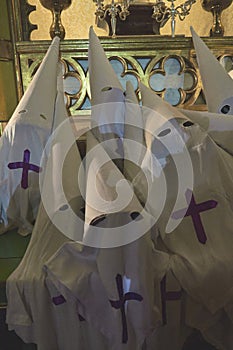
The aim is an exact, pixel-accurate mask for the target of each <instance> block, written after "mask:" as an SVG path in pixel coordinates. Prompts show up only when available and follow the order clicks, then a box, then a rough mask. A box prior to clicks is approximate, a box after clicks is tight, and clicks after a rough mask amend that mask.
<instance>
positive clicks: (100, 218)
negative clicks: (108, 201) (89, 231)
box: [90, 214, 107, 226]
mask: <svg viewBox="0 0 233 350" xmlns="http://www.w3.org/2000/svg"><path fill="white" fill-rule="evenodd" d="M106 217H107V215H106V214H102V215H100V216H98V217H97V218H94V219H93V220H92V221H91V223H90V225H91V226H96V225H98V224H100V223H101V222H102V221H104V220H105V219H106Z"/></svg>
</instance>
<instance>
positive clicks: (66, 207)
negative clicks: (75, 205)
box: [59, 204, 69, 211]
mask: <svg viewBox="0 0 233 350" xmlns="http://www.w3.org/2000/svg"><path fill="white" fill-rule="evenodd" d="M68 208H69V206H68V205H67V204H64V205H62V206H61V207H60V208H59V210H61V211H64V210H66V209H68Z"/></svg>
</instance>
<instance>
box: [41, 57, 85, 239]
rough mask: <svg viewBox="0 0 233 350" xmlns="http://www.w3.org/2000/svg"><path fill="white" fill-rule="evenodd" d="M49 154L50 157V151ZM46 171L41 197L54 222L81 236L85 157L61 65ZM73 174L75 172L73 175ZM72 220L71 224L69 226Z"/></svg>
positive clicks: (73, 235)
mask: <svg viewBox="0 0 233 350" xmlns="http://www.w3.org/2000/svg"><path fill="white" fill-rule="evenodd" d="M47 154H48V158H47V156H46V155H47ZM44 155H45V158H44V159H43V162H44V163H42V169H44V171H43V173H42V174H41V177H40V186H41V197H42V202H43V205H44V208H45V210H46V211H47V214H48V215H49V217H50V220H51V221H52V222H53V224H54V225H55V226H56V227H57V228H58V229H59V230H60V232H62V233H64V235H66V236H67V237H68V238H70V239H73V240H81V239H82V229H83V213H82V211H81V209H82V208H83V207H84V203H83V199H82V195H81V190H82V189H83V188H84V186H85V185H84V182H83V180H84V176H82V177H81V178H80V177H79V171H80V172H82V173H83V171H82V170H81V168H82V160H81V156H80V153H79V150H78V147H77V145H76V139H75V135H74V132H73V130H72V126H71V123H70V120H69V117H68V114H67V110H66V106H65V102H64V90H63V77H62V65H61V64H60V65H59V71H58V78H57V98H56V103H55V108H54V121H53V133H52V135H51V138H50V140H49V142H48V143H47V145H46V150H45V153H44ZM71 174H73V176H71ZM67 222H69V225H68V226H69V227H67Z"/></svg>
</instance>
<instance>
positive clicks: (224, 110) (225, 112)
mask: <svg viewBox="0 0 233 350" xmlns="http://www.w3.org/2000/svg"><path fill="white" fill-rule="evenodd" d="M230 109H231V107H230V106H229V105H225V106H223V107H222V108H221V112H222V113H223V114H227V113H228V112H229V110H230Z"/></svg>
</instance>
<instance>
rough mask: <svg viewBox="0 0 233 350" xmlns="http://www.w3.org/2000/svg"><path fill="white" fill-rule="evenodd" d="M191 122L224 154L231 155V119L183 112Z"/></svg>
mask: <svg viewBox="0 0 233 350" xmlns="http://www.w3.org/2000/svg"><path fill="white" fill-rule="evenodd" d="M183 113H184V114H185V115H186V116H187V117H188V118H189V119H190V120H191V121H192V122H193V123H197V124H199V125H200V127H201V128H202V129H203V130H205V131H206V132H207V133H208V135H209V136H210V137H211V138H212V140H213V141H214V142H215V143H216V144H217V145H218V146H220V147H221V148H223V149H224V150H225V151H226V152H228V153H229V154H231V155H233V119H232V118H230V117H229V116H228V115H223V114H217V113H210V112H206V111H192V110H183Z"/></svg>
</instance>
